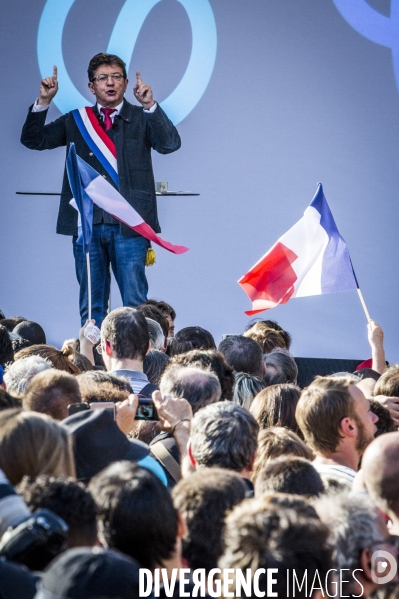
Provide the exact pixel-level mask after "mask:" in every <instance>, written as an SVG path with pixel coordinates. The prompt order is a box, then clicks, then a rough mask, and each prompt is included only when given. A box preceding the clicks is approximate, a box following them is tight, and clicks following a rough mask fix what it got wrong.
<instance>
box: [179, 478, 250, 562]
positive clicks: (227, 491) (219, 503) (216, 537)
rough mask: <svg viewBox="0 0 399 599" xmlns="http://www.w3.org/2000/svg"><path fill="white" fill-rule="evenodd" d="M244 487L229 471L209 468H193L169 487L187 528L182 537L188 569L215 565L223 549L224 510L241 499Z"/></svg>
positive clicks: (244, 491)
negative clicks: (204, 473)
mask: <svg viewBox="0 0 399 599" xmlns="http://www.w3.org/2000/svg"><path fill="white" fill-rule="evenodd" d="M245 493H246V487H245V484H244V483H243V480H242V478H241V477H240V476H239V475H238V474H235V473H233V472H228V471H227V470H222V469H221V468H212V470H210V471H209V472H208V473H207V475H206V477H204V476H203V473H202V472H194V473H193V474H191V475H190V476H189V477H187V478H184V479H182V480H181V481H180V482H179V483H178V484H177V485H176V486H175V487H174V489H173V491H172V497H173V502H174V505H175V508H176V509H178V510H179V513H180V514H181V516H182V518H183V520H184V522H185V524H186V526H187V532H186V535H185V536H184V538H183V557H184V558H185V559H186V560H187V563H188V565H189V567H190V568H191V570H195V569H197V568H205V570H206V572H209V570H211V569H212V568H216V567H217V562H218V559H219V557H220V556H221V555H222V553H223V532H224V520H225V517H226V515H227V513H228V512H229V511H230V510H231V509H232V508H233V507H234V506H235V505H237V504H239V503H241V501H243V500H244V498H245Z"/></svg>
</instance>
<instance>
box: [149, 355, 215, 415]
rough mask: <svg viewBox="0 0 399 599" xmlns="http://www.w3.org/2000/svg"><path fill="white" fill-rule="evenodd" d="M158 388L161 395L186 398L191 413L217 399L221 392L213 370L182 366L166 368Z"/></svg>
mask: <svg viewBox="0 0 399 599" xmlns="http://www.w3.org/2000/svg"><path fill="white" fill-rule="evenodd" d="M159 389H160V391H161V393H162V395H163V396H165V395H171V396H172V397H178V398H184V399H187V401H188V402H189V403H190V405H191V407H192V410H193V413H196V412H198V410H200V409H201V408H203V407H204V406H207V405H208V404H213V403H216V402H217V401H219V400H220V396H221V393H222V390H221V387H220V383H219V379H218V378H217V376H216V375H215V374H213V372H205V371H204V370H201V369H200V368H194V367H182V366H175V367H173V368H168V369H167V370H166V371H165V372H164V374H163V375H162V378H161V382H160V385H159Z"/></svg>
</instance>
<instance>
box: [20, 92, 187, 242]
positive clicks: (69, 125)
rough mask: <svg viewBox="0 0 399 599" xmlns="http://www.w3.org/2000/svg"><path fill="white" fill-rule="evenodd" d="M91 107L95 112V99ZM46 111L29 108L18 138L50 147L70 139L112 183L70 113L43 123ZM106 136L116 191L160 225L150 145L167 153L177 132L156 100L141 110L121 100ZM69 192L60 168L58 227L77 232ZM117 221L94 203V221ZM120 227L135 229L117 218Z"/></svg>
mask: <svg viewBox="0 0 399 599" xmlns="http://www.w3.org/2000/svg"><path fill="white" fill-rule="evenodd" d="M94 111H95V113H96V114H97V116H98V118H101V117H100V116H99V114H98V110H97V105H96V106H95V107H94ZM46 115H47V111H42V112H32V106H31V107H30V108H29V112H28V116H27V118H26V121H25V124H24V126H23V129H22V135H21V142H22V143H23V145H24V146H26V147H27V148H29V149H31V150H51V149H53V148H58V147H59V146H67V151H68V148H69V144H70V143H71V142H74V143H75V146H76V152H77V154H78V155H79V156H80V157H81V158H83V160H85V161H86V162H87V163H88V164H90V166H92V167H93V168H94V169H96V171H97V172H98V173H100V174H101V175H103V176H105V178H106V179H107V181H109V183H111V185H113V186H114V187H115V185H114V183H113V181H112V179H111V177H110V176H109V175H108V174H107V172H106V170H105V169H104V168H103V166H102V165H101V163H100V162H99V161H98V160H97V158H96V157H95V156H94V155H92V153H91V151H90V148H89V147H88V146H87V145H86V143H85V141H84V140H83V137H82V136H81V134H80V131H79V129H78V127H77V125H76V123H75V119H74V118H73V116H72V114H71V113H70V112H68V113H67V114H65V115H63V116H61V117H60V118H58V119H56V120H55V121H53V122H52V123H49V124H48V125H45V121H46ZM110 137H111V138H112V139H113V141H114V143H115V146H116V154H117V161H118V177H119V192H120V193H121V194H122V195H123V197H124V198H125V199H126V200H127V201H128V202H129V204H131V206H133V207H134V208H135V210H137V212H138V213H139V214H140V215H141V216H142V217H143V219H144V220H145V222H146V223H148V224H149V225H150V226H151V227H152V228H153V229H154V231H155V232H157V233H159V232H160V231H161V229H160V226H159V222H158V214H157V204H156V195H155V185H154V174H153V170H152V161H151V148H153V149H154V150H156V151H157V152H160V153H161V154H169V153H170V152H174V151H175V150H178V149H179V148H180V145H181V142H180V136H179V134H178V132H177V130H176V128H175V127H174V125H173V124H172V122H171V121H170V120H169V119H168V117H167V116H166V114H165V113H164V111H163V110H162V108H161V107H160V106H159V105H158V106H157V108H156V110H155V111H154V112H152V113H146V112H144V111H143V109H142V107H141V106H133V105H132V104H130V103H129V102H127V101H126V100H125V101H124V104H123V106H122V110H121V111H120V113H119V115H117V117H116V118H115V122H114V125H113V127H112V129H111V130H110ZM71 198H72V193H71V190H70V187H69V182H68V176H67V174H66V171H65V172H64V180H63V184H62V192H61V202H60V209H59V213H58V221H57V233H61V234H63V235H77V212H76V210H75V209H74V208H72V207H71V206H70V205H69V201H70V200H71ZM103 221H105V222H114V223H115V222H117V221H115V220H114V219H113V218H112V217H109V216H108V215H105V216H104V215H103V213H102V211H101V210H99V209H98V208H97V207H96V206H95V210H94V218H93V222H94V223H98V222H103ZM120 227H121V232H122V233H124V234H126V235H137V233H136V232H135V231H132V229H130V228H129V227H127V226H126V225H123V224H122V223H120Z"/></svg>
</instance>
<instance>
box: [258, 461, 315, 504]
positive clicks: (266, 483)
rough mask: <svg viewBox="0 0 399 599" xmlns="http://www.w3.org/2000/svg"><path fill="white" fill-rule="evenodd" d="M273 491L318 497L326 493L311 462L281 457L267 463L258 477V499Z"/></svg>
mask: <svg viewBox="0 0 399 599" xmlns="http://www.w3.org/2000/svg"><path fill="white" fill-rule="evenodd" d="M271 491H275V492H277V493H289V494H291V495H304V496H305V497H318V496H319V495H321V494H322V493H323V492H324V486H323V481H322V480H321V478H320V474H319V473H318V472H317V470H316V469H315V468H314V467H313V466H312V464H311V463H310V462H309V460H306V459H305V458H300V457H296V456H280V457H279V458H276V459H274V460H271V461H269V462H267V463H266V464H265V465H264V466H263V468H262V469H261V470H260V472H259V474H258V475H257V477H256V482H255V496H256V497H258V496H259V497H260V496H261V495H263V494H264V493H267V492H271Z"/></svg>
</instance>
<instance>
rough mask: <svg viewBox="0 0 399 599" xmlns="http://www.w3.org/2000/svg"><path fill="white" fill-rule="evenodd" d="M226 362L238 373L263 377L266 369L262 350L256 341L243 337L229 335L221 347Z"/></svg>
mask: <svg viewBox="0 0 399 599" xmlns="http://www.w3.org/2000/svg"><path fill="white" fill-rule="evenodd" d="M219 351H220V352H222V354H223V355H224V357H225V358H226V361H227V363H228V364H230V366H231V367H232V368H233V369H234V370H235V371H236V372H246V373H247V374H253V375H255V376H258V377H263V375H264V374H265V367H264V364H263V354H262V350H261V348H260V346H259V344H258V343H256V341H254V340H253V339H250V338H249V337H244V336H243V335H228V336H227V337H226V338H225V339H223V341H221V343H220V345H219Z"/></svg>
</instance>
